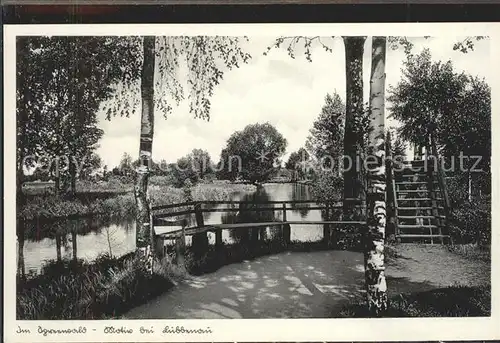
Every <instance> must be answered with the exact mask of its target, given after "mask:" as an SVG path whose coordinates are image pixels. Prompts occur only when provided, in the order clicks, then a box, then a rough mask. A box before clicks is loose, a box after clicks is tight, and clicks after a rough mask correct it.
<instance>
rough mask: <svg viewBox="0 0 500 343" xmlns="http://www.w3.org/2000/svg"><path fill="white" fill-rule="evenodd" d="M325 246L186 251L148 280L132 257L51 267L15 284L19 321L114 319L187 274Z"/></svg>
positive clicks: (268, 244) (270, 245) (166, 261)
mask: <svg viewBox="0 0 500 343" xmlns="http://www.w3.org/2000/svg"><path fill="white" fill-rule="evenodd" d="M324 249H327V247H326V246H325V245H324V244H323V243H321V242H305V243H304V242H292V243H291V244H290V245H289V246H288V248H285V247H284V245H283V244H282V243H281V242H280V241H278V240H275V241H265V242H258V243H257V244H253V245H242V244H229V245H224V246H223V247H222V249H220V250H216V249H215V247H214V246H210V249H209V250H208V251H207V252H206V253H205V254H204V255H203V256H201V257H200V258H197V259H195V258H194V254H193V252H191V251H190V249H189V247H188V250H187V252H186V265H185V266H182V267H179V266H176V265H175V264H173V263H172V262H171V261H173V259H174V256H169V257H167V258H165V259H163V260H162V261H161V263H157V264H155V271H154V275H153V277H148V276H146V274H145V273H144V272H143V270H142V269H141V268H140V266H139V264H138V263H137V261H136V260H135V259H134V258H133V256H130V257H125V258H120V259H117V258H110V257H108V256H106V255H104V256H101V257H100V258H99V259H97V260H96V261H95V262H93V263H86V262H84V261H78V262H73V261H63V262H52V263H50V264H47V265H45V266H44V267H43V269H42V272H41V274H40V275H38V276H36V277H35V278H33V279H29V280H26V281H25V280H20V279H19V280H18V283H17V319H19V320H62V319H106V318H116V317H118V316H120V315H122V314H124V313H125V312H127V311H128V310H130V309H131V308H133V307H135V306H138V305H141V304H143V303H146V302H147V301H150V300H151V299H153V298H155V297H156V296H158V295H160V294H162V293H164V292H167V291H169V290H170V289H171V288H172V287H173V286H174V285H175V284H176V283H177V282H179V281H180V280H182V279H183V278H184V277H186V275H188V274H192V275H200V274H204V273H210V272H214V271H215V270H217V269H219V268H220V267H222V266H224V265H228V264H231V263H237V262H241V261H243V260H249V259H253V258H256V257H260V256H265V255H270V254H275V253H279V252H283V251H285V250H291V251H316V250H324Z"/></svg>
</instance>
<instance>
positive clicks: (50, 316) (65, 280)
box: [17, 255, 185, 320]
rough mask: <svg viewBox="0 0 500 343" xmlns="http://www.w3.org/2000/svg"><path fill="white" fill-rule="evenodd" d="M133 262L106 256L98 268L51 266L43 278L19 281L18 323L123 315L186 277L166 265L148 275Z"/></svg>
mask: <svg viewBox="0 0 500 343" xmlns="http://www.w3.org/2000/svg"><path fill="white" fill-rule="evenodd" d="M138 263H139V262H138V261H137V260H136V259H135V257H134V256H131V257H128V258H123V259H116V258H111V257H109V256H106V255H103V256H101V257H100V258H98V259H97V260H96V261H95V262H94V263H92V264H89V263H86V262H83V261H77V262H75V261H62V262H52V263H50V264H49V265H46V266H45V267H44V268H43V271H42V274H41V275H39V276H37V277H35V278H34V279H31V280H28V281H22V280H18V287H17V318H18V319H20V320H61V319H104V318H106V317H115V316H117V315H120V314H123V313H124V312H126V311H127V310H129V309H130V308H133V307H134V306H137V305H139V304H141V303H144V302H146V301H148V300H150V299H152V298H153V297H155V296H157V295H159V294H161V293H163V292H165V291H166V290H168V289H169V288H171V287H172V286H173V284H174V283H173V282H174V280H175V279H177V278H180V277H182V276H184V274H185V272H184V271H182V270H179V269H178V268H177V267H175V266H173V265H172V264H171V263H170V262H169V261H168V260H166V259H165V260H162V261H161V263H159V264H158V263H156V264H155V270H154V274H153V275H152V276H149V275H146V274H145V273H144V270H143V269H142V268H140V266H139V265H138Z"/></svg>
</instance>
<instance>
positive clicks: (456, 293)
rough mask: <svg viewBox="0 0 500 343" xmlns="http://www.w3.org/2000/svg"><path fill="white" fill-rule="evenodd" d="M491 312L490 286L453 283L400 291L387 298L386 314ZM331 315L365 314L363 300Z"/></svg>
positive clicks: (480, 314) (479, 313) (425, 315)
mask: <svg viewBox="0 0 500 343" xmlns="http://www.w3.org/2000/svg"><path fill="white" fill-rule="evenodd" d="M490 315H491V289H490V287H489V286H478V287H465V286H453V287H447V288H440V289H435V290H431V291H426V292H419V293H406V294H399V295H397V296H395V297H392V298H391V299H389V310H388V312H387V313H386V314H385V317H483V316H490ZM332 316H333V317H338V316H340V317H344V318H366V317H368V312H367V307H366V303H364V302H359V303H355V304H351V305H348V306H346V307H344V308H343V309H342V310H341V311H340V314H338V313H334V314H332Z"/></svg>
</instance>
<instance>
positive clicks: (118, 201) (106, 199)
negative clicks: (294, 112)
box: [17, 177, 255, 220]
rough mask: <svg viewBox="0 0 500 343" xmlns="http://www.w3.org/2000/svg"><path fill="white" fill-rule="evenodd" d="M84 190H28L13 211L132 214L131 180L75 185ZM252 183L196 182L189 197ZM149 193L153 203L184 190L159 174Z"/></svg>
mask: <svg viewBox="0 0 500 343" xmlns="http://www.w3.org/2000/svg"><path fill="white" fill-rule="evenodd" d="M77 189H83V190H84V191H82V192H80V193H78V194H77V196H76V197H75V198H65V197H58V196H55V195H52V194H48V193H38V194H32V193H31V194H30V193H29V192H30V191H27V193H28V196H27V197H26V198H27V203H26V204H25V205H24V206H23V207H22V208H21V209H19V211H18V212H17V216H18V219H21V220H34V219H61V218H65V217H70V216H88V215H97V214H99V215H101V216H108V217H113V216H117V217H122V216H134V214H135V198H134V194H133V185H132V184H123V183H120V182H118V181H113V182H109V183H101V184H100V185H98V187H97V188H96V187H94V188H90V187H88V186H87V185H85V186H84V185H79V186H78V187H77ZM254 190H255V186H252V185H248V184H233V183H225V182H214V183H200V184H197V185H195V186H193V187H191V195H192V198H193V200H195V201H196V200H198V201H204V200H211V201H222V200H230V199H231V196H232V195H233V194H235V193H237V192H251V191H254ZM149 193H150V198H151V203H152V205H153V206H158V205H169V204H173V203H180V202H183V201H185V195H184V190H183V189H181V188H175V187H172V186H170V185H169V184H168V183H167V182H166V180H163V179H162V178H161V177H153V178H151V182H150V186H149Z"/></svg>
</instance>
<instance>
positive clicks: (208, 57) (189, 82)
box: [105, 36, 251, 119]
mask: <svg viewBox="0 0 500 343" xmlns="http://www.w3.org/2000/svg"><path fill="white" fill-rule="evenodd" d="M107 40H108V42H109V44H114V45H115V46H117V47H118V49H117V51H116V52H115V53H114V54H113V58H112V63H113V64H115V65H118V66H119V67H120V68H121V70H122V73H121V78H120V80H119V82H118V83H117V84H115V86H114V89H115V93H114V97H113V99H112V101H109V102H107V103H106V105H105V111H106V114H107V118H108V119H110V118H111V117H112V116H116V115H120V116H129V115H130V114H133V113H135V112H136V109H137V108H140V101H141V98H140V96H139V94H140V71H141V68H142V63H143V49H142V37H107ZM244 41H248V39H247V38H246V37H229V36H194V37H193V36H157V37H156V39H155V55H156V56H155V57H156V58H155V61H156V63H155V81H154V83H155V84H154V88H155V111H159V112H160V113H163V115H164V116H165V117H166V116H167V115H168V114H170V113H171V112H172V110H173V107H174V105H179V103H180V102H181V101H183V100H186V99H187V100H189V109H190V112H191V113H193V114H194V116H195V117H196V118H204V119H209V118H210V107H211V103H210V97H211V96H212V95H213V94H214V90H215V86H216V85H218V84H219V83H220V82H221V80H222V78H223V76H224V70H225V69H232V68H238V67H239V66H240V65H241V64H244V63H247V62H248V61H249V60H250V58H251V56H250V55H249V54H248V53H246V52H245V51H244V50H243V48H242V42H244ZM182 68H186V69H187V70H186V73H184V70H183V73H179V71H180V70H181V69H182ZM183 75H187V78H186V79H184V77H183ZM186 86H187V87H186Z"/></svg>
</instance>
